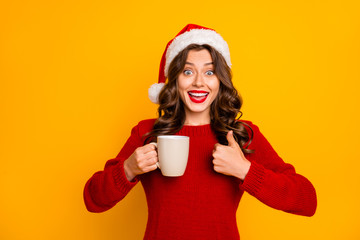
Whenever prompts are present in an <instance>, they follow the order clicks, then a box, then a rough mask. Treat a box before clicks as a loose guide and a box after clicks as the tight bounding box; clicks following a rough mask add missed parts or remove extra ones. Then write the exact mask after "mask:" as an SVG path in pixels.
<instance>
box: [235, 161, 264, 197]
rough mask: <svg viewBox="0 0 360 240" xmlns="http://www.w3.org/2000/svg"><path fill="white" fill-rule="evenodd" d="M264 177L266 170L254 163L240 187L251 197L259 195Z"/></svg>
mask: <svg viewBox="0 0 360 240" xmlns="http://www.w3.org/2000/svg"><path fill="white" fill-rule="evenodd" d="M264 177H265V168H264V167H263V166H262V165H260V164H258V163H256V162H254V161H253V162H251V166H250V169H249V172H248V173H247V174H246V177H245V179H244V181H243V183H242V184H240V187H241V188H242V189H243V190H244V191H247V192H248V193H249V194H251V195H257V194H258V193H259V192H260V190H261V187H262V183H263V180H264Z"/></svg>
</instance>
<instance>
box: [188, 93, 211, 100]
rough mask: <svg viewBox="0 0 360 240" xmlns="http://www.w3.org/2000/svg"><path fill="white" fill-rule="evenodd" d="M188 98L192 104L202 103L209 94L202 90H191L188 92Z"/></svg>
mask: <svg viewBox="0 0 360 240" xmlns="http://www.w3.org/2000/svg"><path fill="white" fill-rule="evenodd" d="M194 94H203V95H201V96H195V95H194ZM188 95H189V98H190V100H191V101H192V102H194V103H203V102H205V100H206V98H207V97H208V96H209V92H207V91H202V90H191V91H189V92H188Z"/></svg>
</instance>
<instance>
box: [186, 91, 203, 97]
mask: <svg viewBox="0 0 360 240" xmlns="http://www.w3.org/2000/svg"><path fill="white" fill-rule="evenodd" d="M189 94H190V95H191V96H194V97H204V96H206V95H208V93H194V92H189Z"/></svg>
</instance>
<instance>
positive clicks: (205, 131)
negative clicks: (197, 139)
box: [177, 124, 213, 137]
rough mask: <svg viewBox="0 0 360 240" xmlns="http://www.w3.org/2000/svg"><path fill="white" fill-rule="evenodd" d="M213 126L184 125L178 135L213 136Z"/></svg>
mask: <svg viewBox="0 0 360 240" xmlns="http://www.w3.org/2000/svg"><path fill="white" fill-rule="evenodd" d="M212 134H213V132H212V129H211V124H204V125H196V126H194V125H184V126H183V127H182V128H181V129H180V131H179V132H178V133H177V135H184V136H190V137H191V136H199V135H201V136H204V135H212Z"/></svg>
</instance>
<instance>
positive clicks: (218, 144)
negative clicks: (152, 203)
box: [213, 143, 222, 152]
mask: <svg viewBox="0 0 360 240" xmlns="http://www.w3.org/2000/svg"><path fill="white" fill-rule="evenodd" d="M220 146H222V145H221V144H220V143H215V145H214V149H213V152H215V151H216V150H217V149H218V148H219V147H220Z"/></svg>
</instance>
